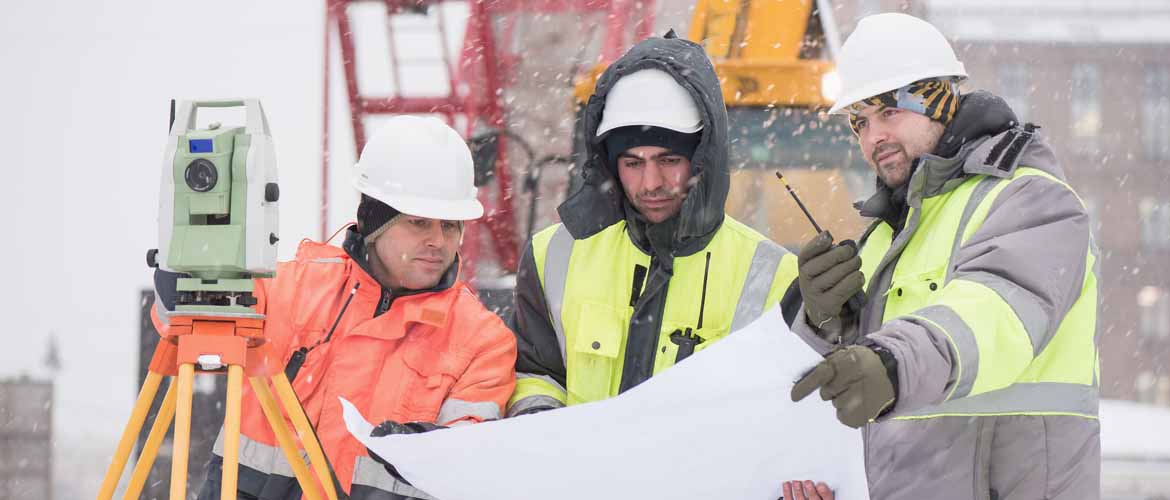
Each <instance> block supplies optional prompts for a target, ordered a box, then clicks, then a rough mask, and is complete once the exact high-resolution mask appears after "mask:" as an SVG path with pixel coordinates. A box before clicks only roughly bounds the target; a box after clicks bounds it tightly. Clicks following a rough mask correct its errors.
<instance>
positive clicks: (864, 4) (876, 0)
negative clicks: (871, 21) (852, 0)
mask: <svg viewBox="0 0 1170 500" xmlns="http://www.w3.org/2000/svg"><path fill="white" fill-rule="evenodd" d="M881 11H882V2H881V0H857V18H858V19H861V18H863V17H865V16H868V15H871V14H877V13H879V12H881Z"/></svg>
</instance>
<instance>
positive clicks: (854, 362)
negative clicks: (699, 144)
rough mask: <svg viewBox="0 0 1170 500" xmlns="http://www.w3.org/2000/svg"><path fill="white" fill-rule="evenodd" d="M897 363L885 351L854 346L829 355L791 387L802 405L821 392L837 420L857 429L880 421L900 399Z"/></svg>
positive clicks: (793, 397) (796, 399) (794, 397)
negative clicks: (814, 392)
mask: <svg viewBox="0 0 1170 500" xmlns="http://www.w3.org/2000/svg"><path fill="white" fill-rule="evenodd" d="M897 373H898V370H897V360H896V359H895V358H894V356H893V354H891V353H890V352H889V351H886V350H885V349H883V348H882V347H880V346H878V345H876V344H871V345H868V346H865V345H851V346H849V347H845V348H841V349H837V350H836V351H833V352H832V353H830V354H829V356H828V357H826V358H825V360H824V361H822V362H821V363H820V364H818V365H817V366H816V367H814V368H813V370H812V371H811V372H809V373H808V374H806V375H805V376H804V377H802V378H801V379H800V380H798V381H797V382H796V385H794V386H792V394H791V396H792V400H793V401H800V400H802V399H804V398H805V397H807V396H808V395H809V394H812V392H813V390H815V389H816V388H818V387H820V388H821V399H823V400H825V401H829V400H832V401H833V406H834V407H836V408H837V420H840V421H841V423H843V424H845V425H848V426H849V427H853V428H855V429H856V428H858V427H861V426H863V425H865V424H866V423H867V422H869V421H870V420H873V419H875V418H877V417H880V416H881V415H882V414H883V413H885V411H886V410H887V409H889V408H892V407H893V405H894V401H895V400H897V398H898V386H897V380H898V376H897Z"/></svg>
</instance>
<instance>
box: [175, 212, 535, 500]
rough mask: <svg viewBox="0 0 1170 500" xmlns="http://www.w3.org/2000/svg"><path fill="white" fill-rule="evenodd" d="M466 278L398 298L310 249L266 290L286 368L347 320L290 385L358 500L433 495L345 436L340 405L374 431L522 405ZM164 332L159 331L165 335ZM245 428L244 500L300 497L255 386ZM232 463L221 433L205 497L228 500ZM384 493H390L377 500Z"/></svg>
mask: <svg viewBox="0 0 1170 500" xmlns="http://www.w3.org/2000/svg"><path fill="white" fill-rule="evenodd" d="M357 238H360V236H358V235H357V233H356V232H355V231H353V230H352V229H351V230H350V235H349V238H347V242H346V248H351V247H356V245H354V244H355V243H356V241H355V240H357ZM357 241H360V240H357ZM457 268H458V262H456V263H455V264H453V265H452V269H450V270H448V272H447V274H446V275H445V276H444V277H443V279H442V280H440V284H439V285H438V286H437V287H436V288H435V289H432V290H428V291H423V292H420V293H413V294H405V295H400V296H394V295H393V294H392V293H391V292H390V291H389V290H388V289H387V290H383V289H382V287H381V286H380V285H379V284H378V282H377V281H375V280H374V278H373V277H372V276H370V274H369V273H367V272H366V271H365V270H363V269H362V267H361V266H360V265H359V264H358V262H357V261H355V260H354V259H353V258H351V256H350V255H349V254H348V253H347V252H346V251H345V250H343V249H341V248H338V247H335V246H330V245H327V244H323V243H317V242H311V241H304V242H302V243H301V245H300V247H299V248H298V249H297V255H296V259H295V260H293V261H291V262H283V263H280V264H279V265H278V268H277V273H276V277H275V278H272V279H258V280H256V286H255V296H256V298H257V299H258V301H259V303H258V304H257V306H256V309H257V311H259V312H263V313H265V314H266V315H267V318H266V321H265V326H264V332H265V335H266V337H267V338H268V342H270V343H271V344H272V348H273V356H275V357H278V358H279V359H281V360H282V361H283V362H284V363H286V364H287V362H288V360H289V358H290V357H291V356H292V355H293V353H294V352H295V351H296V350H297V349H299V348H302V347H310V346H314V345H315V344H318V342H321V341H323V340H324V338H325V337H326V335H327V333H328V332H329V330H330V328H331V327H332V326H333V324H334V322H335V321H338V324H337V328H336V330H335V331H334V333H333V335H332V337H331V338H330V340H329V341H327V342H323V343H320V344H319V345H316V347H313V348H312V349H311V350H310V351H309V352H308V355H307V357H306V359H305V362H304V364H303V365H302V367H301V368H300V370H299V372H298V373H297V375H296V378H295V380H293V382H292V385H293V389H294V390H295V392H296V393H297V396H298V397H299V399H300V401H301V404H302V406H303V407H304V409H305V412H306V414H307V415H308V417H309V420H310V422H312V424H313V426H314V428H315V429H316V432H317V437H318V438H319V439H320V442H321V445H322V447H323V448H324V450H325V454H326V456H327V458H328V460H329V463H330V464H331V465H332V468H333V470H334V472H335V474H336V477H337V479H338V481H339V482H340V484H341V486H342V488H343V489H344V490H345V491H346V492H348V493H350V494H351V498H354V499H358V498H365V497H366V496H377V495H381V496H377V497H378V498H387V496H386V493H391V494H392V495H393V496H391V497H389V498H415V497H419V498H427V496H426V494H425V493H423V492H421V491H419V490H416V489H414V488H411V487H410V486H408V485H406V484H404V483H400V482H397V481H395V480H394V478H393V477H392V476H390V475H389V474H388V473H387V472H386V471H385V469H384V468H383V467H382V466H381V465H380V464H378V463H377V462H375V461H373V460H372V459H371V458H369V457H368V456H367V453H366V449H365V447H364V446H363V445H362V444H361V443H359V442H358V441H357V440H356V439H354V438H353V437H352V436H350V434H349V432H348V431H347V430H346V428H345V423H344V422H343V420H342V413H341V405H340V403H339V402H338V397H343V398H345V399H347V400H349V401H351V402H352V403H353V404H354V405H355V406H356V407H357V409H358V410H360V411H361V413H362V414H363V415H365V417H366V418H367V419H368V420H369V421H370V422H372V423H374V424H375V425H376V424H378V423H380V422H382V421H384V420H394V421H397V422H413V421H422V422H433V423H437V424H440V425H452V424H456V423H474V422H480V421H483V420H487V419H495V418H499V417H500V416H501V412H502V411H503V407H504V404H505V403H506V402H507V401H508V397H509V396H510V395H511V394H512V390H513V388H514V386H515V371H514V368H513V367H514V364H515V361H516V340H515V338H514V337H513V335H512V332H511V331H510V330H509V329H508V328H507V327H506V326H505V325H504V323H503V321H501V320H500V319H499V317H497V316H496V315H495V314H493V313H492V312H490V311H488V310H487V309H485V308H484V306H483V305H482V304H481V303H480V301H479V299H478V298H477V297H476V296H475V294H474V292H472V291H471V289H470V288H469V287H468V286H467V285H466V284H464V283H463V282H461V281H458V280H457V279H456V273H457ZM359 283H360V286H359V287H358V289H357V291H356V293H355V294H354V297H353V300H352V303H350V304H349V307H348V308H347V309H346V310H345V312H344V314H341V309H342V307H343V305H344V304H345V301H346V299H347V298H348V297H349V296H350V294H351V292H352V291H353V288H354V286H355V285H356V284H359ZM339 314H340V320H338V317H339ZM160 323H161V322H159V321H157V320H156V326H159V327H160V331H162V330H161V328H165V325H162V324H160ZM282 366H284V365H282ZM240 420H241V422H240V429H241V446H240V465H241V467H240V474H239V490H240V493H241V494H243V495H252V496H255V497H257V498H264V499H270V498H271V499H285V498H288V499H295V498H299V497H300V496H301V492H300V489H299V487H297V485H296V480H295V479H294V478H293V473H292V468H291V467H290V466H289V464H288V462H287V461H286V460H285V458H284V455H283V453H282V452H281V451H280V447H279V445H278V443H277V441H276V438H275V436H274V434H273V432H272V430H271V429H270V427H269V424H268V421H267V420H266V418H265V417H264V414H263V412H262V410H261V408H260V405H259V402H258V401H257V398H256V396H255V394H254V393H253V391H252V388H251V387H250V384H244V392H243V410H242V416H241V418H240ZM289 428H290V429H291V428H292V426H291V423H290V424H289ZM438 432H442V431H438ZM222 454H223V436H222V434H221V435H220V437H219V439H217V440H216V444H215V449H214V455H215V457H214V458H213V459H212V464H211V466H209V467H208V481H207V483H209V484H207V485H205V487H204V493H210V494H211V497H212V498H219V489H218V488H219V487H218V483H219V477H218V476H219V474H220V469H221V466H222V465H221V464H222ZM210 490H214V491H210ZM351 490H352V491H351ZM377 490H380V491H382V493H377V494H374V492H375V491H377ZM363 492H364V493H363ZM243 495H242V496H243ZM203 496H205V495H204V494H201V495H200V498H202V497H203Z"/></svg>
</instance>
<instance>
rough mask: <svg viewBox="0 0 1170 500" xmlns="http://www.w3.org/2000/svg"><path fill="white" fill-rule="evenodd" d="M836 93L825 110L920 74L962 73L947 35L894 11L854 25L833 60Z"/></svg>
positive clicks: (833, 110) (959, 75) (959, 76)
mask: <svg viewBox="0 0 1170 500" xmlns="http://www.w3.org/2000/svg"><path fill="white" fill-rule="evenodd" d="M837 74H838V75H840V78H841V92H840V94H839V95H838V96H837V100H836V102H834V103H833V107H832V108H830V109H829V113H839V112H841V111H843V110H844V109H845V108H847V107H848V106H850V105H851V104H853V103H855V102H858V101H861V100H863V99H867V98H870V97H873V96H875V95H878V94H882V93H885V92H889V91H891V90H895V89H899V88H902V87H904V86H906V85H909V84H911V83H914V82H916V81H918V80H922V79H924V78H937V77H944V76H952V77H956V78H957V79H959V80H962V79H964V78H966V77H967V70H966V69H964V68H963V63H961V62H959V59H958V58H956V57H955V51H954V49H952V48H951V44H950V43H949V42H947V39H946V37H944V36H943V34H942V33H940V32H939V31H938V29H936V28H935V27H934V26H932V25H931V24H930V23H928V22H926V21H923V20H921V19H919V18H917V17H914V16H911V15H907V14H900V13H895V12H890V13H885V14H875V15H872V16H868V17H865V18H863V19H862V20H861V21H860V22H859V23H857V29H855V30H853V34H852V35H849V39H847V40H845V44H844V45H842V46H841V55H840V57H838V59H837Z"/></svg>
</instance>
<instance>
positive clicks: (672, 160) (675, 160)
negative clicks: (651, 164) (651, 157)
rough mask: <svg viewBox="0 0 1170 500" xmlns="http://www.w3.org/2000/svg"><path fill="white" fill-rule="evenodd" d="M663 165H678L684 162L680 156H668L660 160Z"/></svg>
mask: <svg viewBox="0 0 1170 500" xmlns="http://www.w3.org/2000/svg"><path fill="white" fill-rule="evenodd" d="M659 161H660V162H662V164H663V165H678V164H679V162H681V161H682V157H680V156H667V157H664V158H662V159H661V160H659Z"/></svg>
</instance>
